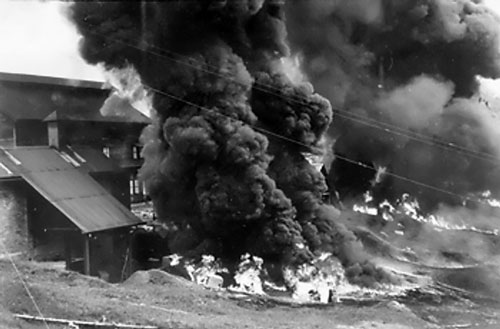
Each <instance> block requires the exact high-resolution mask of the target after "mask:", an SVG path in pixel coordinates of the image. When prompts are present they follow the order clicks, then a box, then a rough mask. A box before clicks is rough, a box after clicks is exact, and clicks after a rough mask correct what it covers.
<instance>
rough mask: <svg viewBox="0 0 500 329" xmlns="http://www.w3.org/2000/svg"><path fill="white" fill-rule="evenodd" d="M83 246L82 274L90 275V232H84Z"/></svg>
mask: <svg viewBox="0 0 500 329" xmlns="http://www.w3.org/2000/svg"><path fill="white" fill-rule="evenodd" d="M84 240H85V242H84V246H83V274H85V275H90V234H85V237H84Z"/></svg>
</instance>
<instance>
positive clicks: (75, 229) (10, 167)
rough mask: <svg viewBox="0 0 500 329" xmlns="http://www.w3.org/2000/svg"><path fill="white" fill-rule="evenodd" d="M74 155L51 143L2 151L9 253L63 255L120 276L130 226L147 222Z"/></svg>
mask: <svg viewBox="0 0 500 329" xmlns="http://www.w3.org/2000/svg"><path fill="white" fill-rule="evenodd" d="M82 153H84V152H83V151H82ZM75 154H78V153H76V151H75V153H70V152H64V151H61V150H57V149H54V148H51V147H48V146H40V147H15V148H9V149H7V148H3V149H1V150H0V194H2V195H3V198H0V200H2V202H3V203H2V204H0V212H1V213H0V218H1V219H0V222H2V221H3V222H4V223H0V225H3V226H4V227H5V228H6V230H5V231H4V232H3V233H2V234H0V239H2V240H3V242H4V244H5V245H7V246H8V248H9V251H10V252H14V253H15V252H21V253H26V254H29V255H31V257H37V258H41V259H43V260H62V259H64V260H65V261H66V267H67V268H68V269H73V270H78V271H81V272H83V273H85V274H89V275H100V276H103V277H106V278H107V279H109V280H110V281H117V280H119V279H120V277H121V269H122V268H123V266H124V263H125V258H126V254H127V252H126V251H127V249H128V236H129V234H128V231H129V230H130V228H131V227H132V226H135V225H138V224H141V223H142V221H141V220H140V219H139V218H138V217H136V216H135V215H134V214H133V213H132V212H131V211H130V210H129V209H128V208H127V206H126V205H124V204H123V203H121V202H120V201H118V199H117V198H115V197H114V196H113V195H112V194H111V193H110V192H108V191H107V190H106V189H105V188H104V187H103V186H102V185H101V184H99V183H98V182H97V180H96V179H94V178H93V177H92V176H91V175H90V171H91V168H92V165H90V164H88V161H87V159H86V158H85V157H83V156H81V155H79V154H78V156H75ZM101 165H103V164H101ZM44 258H45V259H44Z"/></svg>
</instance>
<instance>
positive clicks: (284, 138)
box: [86, 30, 496, 206]
mask: <svg viewBox="0 0 500 329" xmlns="http://www.w3.org/2000/svg"><path fill="white" fill-rule="evenodd" d="M86 31H88V32H89V33H92V34H94V35H99V36H101V37H104V38H107V39H111V40H112V41H113V42H116V43H120V44H123V45H126V46H129V47H132V48H135V49H137V50H139V51H142V52H146V53H151V54H153V55H156V56H159V57H165V58H168V59H171V58H169V57H166V56H164V55H162V54H160V53H157V52H152V51H150V50H146V49H143V48H141V47H138V46H135V45H132V44H130V43H127V42H124V41H121V40H117V39H114V38H111V37H108V36H103V35H102V34H100V33H97V32H94V31H90V30H86ZM150 47H154V46H150ZM154 48H158V47H154ZM159 49H161V48H159ZM164 51H166V50H164ZM179 56H180V57H186V58H188V57H187V56H183V55H179ZM175 62H177V63H180V64H183V65H187V66H190V67H192V68H194V69H197V70H201V71H204V72H207V73H210V74H214V75H218V76H220V77H222V78H225V79H228V80H230V81H235V79H234V78H232V77H230V76H226V75H221V74H220V73H218V72H212V71H209V70H206V69H203V68H200V67H198V66H193V65H192V64H190V63H186V62H182V61H179V60H176V61H175ZM205 64H206V63H205ZM207 66H209V65H207ZM257 85H259V84H257ZM143 86H144V87H145V88H146V89H148V90H150V91H153V92H155V93H157V94H160V95H163V96H166V97H168V98H170V99H174V100H177V101H179V102H182V103H184V104H187V105H191V106H193V107H196V108H199V109H202V110H205V111H208V112H211V113H216V114H218V115H221V116H224V117H227V118H229V119H231V120H235V121H238V122H241V123H243V124H245V125H248V126H250V127H252V128H253V129H255V130H257V131H260V132H262V133H264V134H267V135H270V136H273V137H276V138H279V139H282V140H285V141H288V142H291V143H294V144H297V145H300V146H304V147H306V148H308V149H312V147H311V146H310V145H307V144H305V143H302V142H300V141H298V140H295V139H292V138H289V137H286V136H283V135H280V134H277V133H274V132H272V131H269V130H267V129H264V128H261V127H258V126H255V125H252V124H250V123H247V122H244V121H242V120H239V119H235V118H233V117H231V116H228V115H225V114H223V113H220V112H214V111H213V110H211V109H208V108H206V107H204V106H201V105H199V104H196V103H193V102H191V101H188V100H185V99H183V98H181V97H178V96H175V95H172V94H170V93H167V92H165V91H162V90H159V89H156V88H153V87H152V86H148V85H146V84H144V83H143ZM259 86H264V87H268V88H270V89H272V88H275V87H274V86H267V85H259ZM260 88H261V87H260ZM255 89H257V90H261V91H264V92H268V93H270V94H272V95H275V96H278V97H281V98H285V99H288V100H291V101H293V102H298V103H299V104H302V105H306V106H307V105H308V104H307V103H305V102H303V101H302V102H300V100H296V99H293V98H291V97H286V96H285V95H283V94H282V93H276V94H275V93H273V92H271V91H269V90H268V89H258V88H255ZM275 89H276V88H275ZM336 110H337V111H339V112H341V113H348V114H349V115H353V114H352V113H351V112H348V111H345V110H341V109H336ZM345 118H348V119H352V120H353V121H354V120H357V121H358V122H360V123H363V124H366V125H371V126H372V127H374V128H377V129H382V130H384V131H386V132H391V133H397V134H399V135H402V136H405V137H408V138H411V139H415V140H418V141H421V142H426V141H425V140H422V139H419V138H417V137H415V136H412V135H409V134H404V133H402V132H397V131H394V130H392V129H389V128H384V127H381V126H380V125H377V124H375V123H371V124H370V123H369V122H367V121H366V120H363V119H355V118H350V117H348V116H346V117H345ZM364 119H366V118H364ZM370 120H371V121H374V122H377V123H378V124H384V125H387V126H389V127H391V126H392V125H390V124H387V123H382V122H378V121H376V120H373V119H370ZM392 127H395V126H392ZM396 128H397V129H398V130H403V129H401V128H398V127H396ZM409 132H410V133H412V134H415V133H414V132H411V131H409ZM423 136H425V135H423ZM427 139H429V138H428V137H427ZM431 141H432V140H431ZM427 142H429V141H427ZM442 143H443V144H436V143H432V145H436V146H441V147H443V148H447V149H451V150H453V151H457V149H456V148H455V145H453V144H451V143H449V142H446V141H442ZM460 149H462V151H466V154H468V155H470V156H476V157H477V158H480V159H483V160H496V159H493V158H494V156H493V155H491V154H487V155H488V156H489V157H488V158H486V157H482V156H480V155H479V154H481V153H479V154H478V152H476V151H473V150H468V149H466V148H459V149H458V150H460ZM463 154H465V153H463ZM334 155H335V157H336V158H338V159H340V160H343V161H346V162H348V163H351V164H354V165H357V166H360V167H363V168H366V169H371V170H374V171H376V170H377V168H375V167H374V166H370V165H367V164H365V163H362V162H360V161H356V160H353V159H350V158H347V157H345V156H342V155H339V154H336V153H334ZM384 175H386V176H391V177H394V178H396V179H399V180H402V181H406V182H409V183H412V184H414V185H417V186H421V187H424V188H427V189H431V190H434V191H437V192H441V193H444V194H448V195H451V196H454V197H457V198H459V199H462V200H467V201H474V202H478V203H483V204H486V205H489V206H491V205H490V204H488V203H486V202H484V201H483V200H480V199H475V198H474V199H473V198H471V197H468V196H464V195H461V194H458V193H455V192H452V191H449V190H446V189H442V188H439V187H437V186H433V185H430V184H426V183H424V182H419V181H416V180H413V179H411V178H409V177H406V176H401V175H398V174H395V173H391V172H388V171H386V172H385V173H384Z"/></svg>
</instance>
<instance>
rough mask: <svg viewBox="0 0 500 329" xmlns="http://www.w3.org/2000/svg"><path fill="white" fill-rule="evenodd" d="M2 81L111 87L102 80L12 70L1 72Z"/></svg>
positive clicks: (81, 86) (97, 87)
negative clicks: (68, 77)
mask: <svg viewBox="0 0 500 329" xmlns="http://www.w3.org/2000/svg"><path fill="white" fill-rule="evenodd" d="M0 81H9V82H24V83H36V84H50V85H59V86H69V87H79V88H92V89H109V88H107V87H106V85H105V84H104V83H103V82H100V81H91V80H78V79H67V78H58V77H49V76H43V75H32V74H23V73H10V72H0Z"/></svg>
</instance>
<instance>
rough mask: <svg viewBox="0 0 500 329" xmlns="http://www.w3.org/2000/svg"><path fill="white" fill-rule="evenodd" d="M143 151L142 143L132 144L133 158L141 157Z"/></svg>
mask: <svg viewBox="0 0 500 329" xmlns="http://www.w3.org/2000/svg"><path fill="white" fill-rule="evenodd" d="M141 151H142V147H141V146H140V145H133V146H132V159H134V160H139V159H141Z"/></svg>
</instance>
